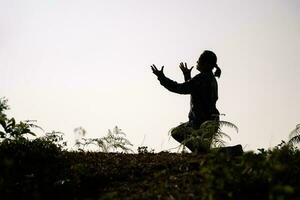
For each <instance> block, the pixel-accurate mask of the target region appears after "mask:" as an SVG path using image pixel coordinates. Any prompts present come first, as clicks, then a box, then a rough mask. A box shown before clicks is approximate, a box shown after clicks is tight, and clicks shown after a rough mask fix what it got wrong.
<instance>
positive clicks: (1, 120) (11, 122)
mask: <svg viewBox="0 0 300 200" xmlns="http://www.w3.org/2000/svg"><path fill="white" fill-rule="evenodd" d="M8 109H9V106H8V105H7V99H5V98H1V99H0V125H1V127H2V131H0V138H2V139H19V138H24V136H25V135H27V134H30V135H33V136H36V135H35V133H33V132H32V131H31V129H32V128H39V129H42V128H41V127H39V126H37V125H36V124H35V122H36V121H35V120H25V121H20V122H19V123H16V120H15V118H10V119H9V118H7V116H6V114H5V113H4V111H6V110H8Z"/></svg>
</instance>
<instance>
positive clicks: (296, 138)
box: [288, 124, 300, 145]
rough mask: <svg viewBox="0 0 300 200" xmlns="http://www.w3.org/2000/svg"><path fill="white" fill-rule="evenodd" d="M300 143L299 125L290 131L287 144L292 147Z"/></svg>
mask: <svg viewBox="0 0 300 200" xmlns="http://www.w3.org/2000/svg"><path fill="white" fill-rule="evenodd" d="M299 142H300V124H298V125H297V126H296V128H295V129H294V130H292V131H291V133H290V135H289V141H288V144H291V145H294V144H298V143H299Z"/></svg>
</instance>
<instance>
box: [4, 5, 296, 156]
mask: <svg viewBox="0 0 300 200" xmlns="http://www.w3.org/2000/svg"><path fill="white" fill-rule="evenodd" d="M299 10H300V1H298V0H281V1H279V0H248V1H246V0H244V1H240V0H209V1H208V0H207V1H203V0H202V1H200V0H187V1H179V0H151V1H146V0H143V1H142V0H118V1H117V0H106V1H104V0H102V1H101V0H81V1H79V0H63V1H62V0H51V1H50V0H48V1H47V0H0V75H1V79H0V96H1V97H3V96H5V97H7V98H8V100H9V105H10V106H11V110H10V111H9V112H8V115H9V116H14V117H15V118H16V119H17V120H25V119H34V120H38V122H37V124H38V125H40V126H42V127H43V128H44V129H45V130H46V131H52V130H56V131H62V132H64V133H65V134H66V136H65V137H66V139H68V140H69V142H70V145H71V144H72V142H73V140H74V134H73V130H74V128H76V127H79V126H82V127H84V128H85V129H86V130H87V137H101V136H104V135H105V134H106V133H107V129H112V128H113V127H114V126H115V125H118V126H119V127H120V128H121V129H122V130H123V131H124V132H125V133H126V134H127V137H128V139H129V140H130V141H131V142H132V143H133V144H134V149H136V148H137V147H138V146H142V145H143V146H148V147H149V148H154V149H155V150H156V151H161V150H167V149H169V148H172V147H175V146H176V145H177V144H178V143H176V142H175V141H174V140H173V139H169V136H168V131H169V130H170V128H172V127H174V126H177V125H178V124H179V123H180V122H185V121H187V115H188V111H189V96H183V95H177V94H174V93H170V92H169V91H167V90H166V89H164V88H163V87H161V86H160V84H159V82H158V81H157V80H156V77H155V76H154V75H153V74H152V72H151V70H150V65H151V64H156V65H157V66H159V67H160V66H162V65H164V66H165V74H166V75H167V76H168V77H170V78H172V79H174V80H176V81H179V82H182V81H183V76H182V74H181V71H180V69H179V67H178V65H179V63H180V62H182V61H184V62H187V63H188V65H189V66H192V65H195V64H196V61H197V59H198V57H199V55H200V54H201V53H202V52H203V50H205V49H209V50H212V51H214V52H215V53H216V54H217V56H218V64H219V66H220V67H221V69H222V76H221V78H220V79H219V80H218V83H219V101H218V104H217V107H218V109H219V110H220V112H221V113H224V114H226V116H224V117H222V119H223V120H226V121H230V122H232V123H234V124H236V125H237V126H238V127H239V129H240V132H239V133H238V134H237V133H235V132H234V130H231V129H226V130H225V131H226V132H227V133H228V134H230V135H231V136H232V141H230V142H229V143H228V145H234V144H239V143H240V144H242V145H243V147H244V148H245V149H246V150H256V149H257V148H270V147H273V146H275V145H277V144H278V143H280V142H281V140H286V139H287V136H288V134H289V132H290V131H291V130H292V129H294V128H295V126H296V124H298V123H300V115H299V113H300V112H299V111H300V104H299V102H300V93H299V89H298V87H299V85H300V79H299V74H300V68H299V67H300V66H299V63H298V57H299V52H300V37H299V36H300V12H299ZM193 74H194V75H195V74H196V71H195V70H194V71H193Z"/></svg>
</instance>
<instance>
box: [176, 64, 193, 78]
mask: <svg viewBox="0 0 300 200" xmlns="http://www.w3.org/2000/svg"><path fill="white" fill-rule="evenodd" d="M179 68H180V69H181V71H182V73H183V74H184V75H190V74H191V71H192V69H193V68H194V66H192V67H191V68H190V69H189V68H188V67H187V64H186V63H183V62H181V63H180V64H179Z"/></svg>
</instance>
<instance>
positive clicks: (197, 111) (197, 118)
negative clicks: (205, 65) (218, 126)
mask: <svg viewBox="0 0 300 200" xmlns="http://www.w3.org/2000/svg"><path fill="white" fill-rule="evenodd" d="M158 80H159V81H160V84H161V85H163V86H164V87H165V88H167V89H168V90H169V91H171V92H175V93H178V94H190V95H191V103H190V104H191V108H190V112H189V123H190V124H191V126H192V127H193V128H199V127H200V125H201V124H202V123H203V122H205V121H207V120H212V119H216V116H218V115H219V111H218V110H217V108H216V102H217V100H218V83H217V80H216V78H215V76H214V74H213V73H212V72H201V73H200V74H198V75H196V76H195V77H193V78H192V79H190V80H187V81H186V82H184V83H177V82H175V81H173V80H171V79H169V78H167V77H165V76H159V77H158Z"/></svg>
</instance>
